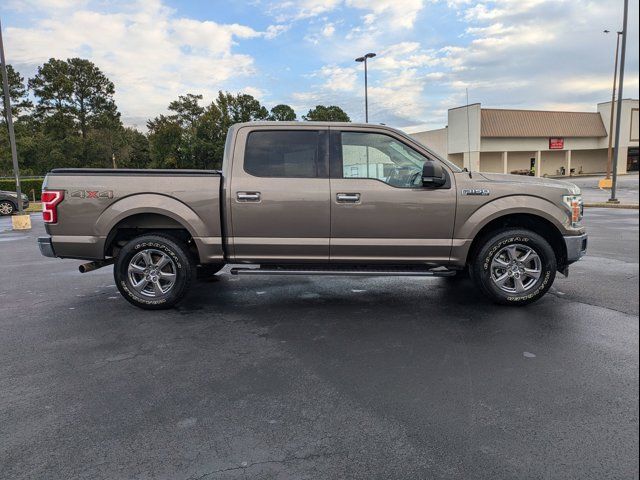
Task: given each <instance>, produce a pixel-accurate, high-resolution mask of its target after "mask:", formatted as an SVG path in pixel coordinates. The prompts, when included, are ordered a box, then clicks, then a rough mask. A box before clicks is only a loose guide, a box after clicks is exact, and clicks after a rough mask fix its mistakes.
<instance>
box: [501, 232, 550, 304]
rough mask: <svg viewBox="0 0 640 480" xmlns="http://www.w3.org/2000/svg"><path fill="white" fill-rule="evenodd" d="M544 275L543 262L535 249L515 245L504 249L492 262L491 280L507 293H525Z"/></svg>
mask: <svg viewBox="0 0 640 480" xmlns="http://www.w3.org/2000/svg"><path fill="white" fill-rule="evenodd" d="M540 275H542V260H540V256H539V255H538V254H537V253H536V251H535V250H534V249H532V248H531V247H528V246H526V245H521V244H515V245H509V246H507V247H504V248H503V249H501V250H500V251H498V253H496V254H495V255H494V257H493V259H492V260H491V280H493V282H494V283H495V284H496V285H497V286H498V288H499V289H500V290H502V291H503V292H506V293H510V294H513V293H517V294H520V293H524V292H526V291H528V290H530V289H531V288H533V286H534V285H535V284H536V282H537V281H538V279H539V278H540Z"/></svg>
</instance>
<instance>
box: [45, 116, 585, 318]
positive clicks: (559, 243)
mask: <svg viewBox="0 0 640 480" xmlns="http://www.w3.org/2000/svg"><path fill="white" fill-rule="evenodd" d="M42 205H43V219H44V222H45V224H46V231H47V234H48V235H47V236H46V237H40V238H39V239H38V242H39V246H40V250H41V252H42V254H43V255H45V256H48V257H60V258H75V259H86V260H90V261H91V262H89V263H87V264H84V265H81V266H80V271H82V272H86V271H90V270H94V269H96V268H99V267H103V266H106V265H110V264H114V276H115V282H116V285H117V286H118V289H119V290H120V292H121V293H122V296H123V297H124V298H125V299H126V300H128V301H129V302H131V303H132V304H133V305H136V306H138V307H141V308H145V309H160V308H168V307H171V306H173V305H175V304H176V303H177V302H179V301H180V300H181V299H183V298H184V297H185V295H186V294H187V293H188V291H189V289H190V288H191V285H192V282H193V281H194V279H195V278H196V277H197V276H198V273H199V272H200V271H201V272H203V273H205V274H209V275H211V274H214V273H215V272H218V271H220V270H221V269H222V268H223V267H224V266H225V265H227V264H230V268H227V269H225V272H227V273H231V274H234V275H346V276H363V275H370V276H386V275H388V276H439V277H452V276H454V275H456V274H460V273H462V274H466V273H468V274H469V275H470V276H471V278H472V279H473V280H474V282H475V284H476V285H477V287H478V288H479V289H480V290H481V291H482V292H483V293H484V294H486V295H487V296H488V297H489V298H490V299H492V300H493V301H495V302H497V303H500V304H509V305H525V304H528V303H531V302H533V301H535V300H537V299H539V298H540V297H542V296H543V295H544V294H545V293H546V292H547V291H548V290H549V288H550V287H551V284H552V283H553V281H554V279H555V276H556V272H561V273H562V274H564V275H568V267H569V265H570V264H571V263H572V262H575V261H576V260H578V259H580V257H581V256H582V255H584V253H585V251H586V248H587V235H586V233H585V229H584V227H583V226H582V225H581V220H582V213H583V212H582V198H581V195H580V189H579V188H578V187H577V186H575V185H573V184H571V183H567V182H563V181H557V180H550V179H544V178H533V177H522V176H516V175H498V174H489V173H479V172H470V171H467V170H466V169H460V168H458V167H457V166H456V165H454V164H453V163H450V162H449V161H447V160H445V159H443V158H440V157H439V156H438V155H436V154H435V153H434V152H432V151H431V150H430V149H429V148H427V147H426V146H424V145H421V144H420V143H418V142H417V141H416V140H415V139H413V138H411V137H409V136H408V135H406V134H404V133H402V132H400V131H398V130H395V129H392V128H389V127H386V126H382V125H371V124H364V125H362V124H352V123H322V122H317V123H314V122H304V123H298V122H251V123H242V124H237V125H235V126H233V127H231V128H230V130H229V132H228V135H227V140H226V146H225V151H224V159H223V163H222V170H221V171H210V170H119V169H114V170H110V169H104V170H102V169H55V170H52V171H51V172H50V173H49V174H48V175H47V177H46V179H45V181H44V184H43V193H42Z"/></svg>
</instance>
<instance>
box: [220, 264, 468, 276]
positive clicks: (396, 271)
mask: <svg viewBox="0 0 640 480" xmlns="http://www.w3.org/2000/svg"><path fill="white" fill-rule="evenodd" d="M229 273H231V275H324V276H344V277H453V276H454V275H455V274H456V271H455V270H446V269H436V270H433V269H432V270H427V269H424V268H406V267H404V268H402V267H387V268H384V267H378V268H371V267H366V268H364V267H360V268H358V267H349V268H344V267H343V268H340V267H338V266H336V267H333V268H331V267H324V266H323V267H321V268H320V267H316V268H314V267H312V266H303V265H301V266H299V267H288V266H287V267H277V266H273V267H260V268H247V267H234V268H231V269H230V270H229Z"/></svg>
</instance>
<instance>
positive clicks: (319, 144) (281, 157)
mask: <svg viewBox="0 0 640 480" xmlns="http://www.w3.org/2000/svg"><path fill="white" fill-rule="evenodd" d="M328 144H329V142H328V128H325V127H317V126H303V125H301V126H300V127H295V128H292V127H291V126H286V127H277V126H269V127H264V126H262V127H261V126H253V127H251V126H248V127H242V128H240V129H239V130H238V133H237V136H236V143H235V146H234V154H233V165H232V171H231V178H230V185H229V195H230V198H229V205H230V210H231V218H230V219H229V224H230V227H231V231H230V232H228V243H229V246H230V252H229V254H230V259H231V260H233V261H236V262H250V263H269V262H278V263H282V262H283V261H286V262H291V263H297V262H307V261H312V262H323V261H325V262H328V260H329V236H330V209H331V207H330V201H329V190H330V186H329V154H328Z"/></svg>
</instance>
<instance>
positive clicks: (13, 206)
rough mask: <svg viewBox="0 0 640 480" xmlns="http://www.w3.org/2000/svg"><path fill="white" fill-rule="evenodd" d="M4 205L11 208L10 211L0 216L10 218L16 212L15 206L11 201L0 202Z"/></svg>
mask: <svg viewBox="0 0 640 480" xmlns="http://www.w3.org/2000/svg"><path fill="white" fill-rule="evenodd" d="M3 203H6V204H8V205H9V206H10V207H11V211H10V212H9V213H2V214H0V215H2V216H10V215H13V213H14V212H15V211H16V206H15V205H14V204H13V202H12V201H10V200H0V204H3Z"/></svg>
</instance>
